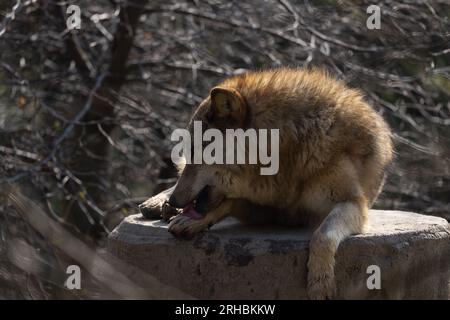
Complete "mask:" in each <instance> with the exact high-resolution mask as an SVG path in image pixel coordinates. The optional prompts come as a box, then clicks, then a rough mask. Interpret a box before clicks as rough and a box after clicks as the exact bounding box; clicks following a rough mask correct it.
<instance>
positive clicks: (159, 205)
mask: <svg viewBox="0 0 450 320" xmlns="http://www.w3.org/2000/svg"><path fill="white" fill-rule="evenodd" d="M167 200H168V199H167V196H166V195H165V194H157V195H156V196H154V197H151V198H150V199H148V200H147V201H145V202H143V203H141V204H140V205H139V210H140V211H141V214H142V215H143V216H144V218H147V219H159V218H162V219H163V220H166V221H169V219H170V218H171V217H173V216H175V215H177V214H178V213H179V209H176V208H174V207H171V206H170V205H169V204H168V203H167Z"/></svg>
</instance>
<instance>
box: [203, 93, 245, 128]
mask: <svg viewBox="0 0 450 320" xmlns="http://www.w3.org/2000/svg"><path fill="white" fill-rule="evenodd" d="M210 97H211V110H210V112H209V114H208V118H209V119H210V120H211V121H213V122H221V123H223V124H227V125H230V126H242V125H243V123H244V121H245V117H246V113H247V106H246V104H245V101H244V99H243V98H242V96H241V94H240V93H239V92H238V91H237V90H235V89H232V88H225V87H215V88H213V89H212V90H211V93H210Z"/></svg>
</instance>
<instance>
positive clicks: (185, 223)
mask: <svg viewBox="0 0 450 320" xmlns="http://www.w3.org/2000/svg"><path fill="white" fill-rule="evenodd" d="M206 228H207V225H206V224H205V222H204V221H202V220H195V219H192V218H190V217H187V216H184V215H182V214H179V215H177V216H175V217H173V218H172V219H171V220H170V223H169V232H170V233H172V234H173V235H174V236H175V237H177V238H183V239H192V238H193V237H194V236H195V235H196V234H198V233H200V232H201V231H203V230H205V229H206Z"/></svg>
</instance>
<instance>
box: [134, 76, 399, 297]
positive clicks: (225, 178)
mask: <svg viewBox="0 0 450 320" xmlns="http://www.w3.org/2000/svg"><path fill="white" fill-rule="evenodd" d="M193 121H202V123H203V124H204V127H205V128H218V129H219V130H225V129H226V128H242V129H244V130H245V129H249V128H254V129H279V132H280V145H279V172H278V173H277V174H276V175H273V176H263V175H260V174H259V167H258V166H257V165H245V164H243V165H241V164H240V165H190V164H186V165H185V166H184V167H183V168H182V172H181V175H180V178H179V180H178V182H177V184H176V186H174V188H172V190H170V192H166V193H161V194H159V195H156V196H154V197H152V198H150V199H149V200H147V202H145V203H144V204H142V205H141V207H140V208H141V211H142V212H143V214H144V213H146V216H150V217H157V216H159V215H161V214H162V209H161V208H162V207H163V205H162V204H163V203H164V204H165V203H167V201H169V200H170V201H169V202H172V203H175V204H178V206H179V207H182V206H184V205H186V204H188V203H190V202H191V201H193V199H195V198H196V197H197V196H198V194H199V192H200V190H201V189H202V188H203V187H205V186H208V187H210V190H211V192H210V197H209V198H210V200H211V201H210V202H211V203H213V204H211V205H209V206H208V205H207V206H206V207H207V208H208V210H207V212H206V214H205V215H204V217H203V218H202V219H200V220H193V219H190V218H189V217H186V216H184V215H183V214H179V215H176V216H175V217H173V218H172V220H171V222H170V225H169V231H170V232H172V233H173V234H174V235H176V236H178V237H186V238H190V237H192V236H193V235H195V234H197V233H198V232H201V231H203V230H205V229H207V228H208V227H209V226H211V225H212V224H214V223H216V222H218V221H219V220H221V219H223V218H224V217H226V216H228V215H232V216H236V217H237V218H239V219H241V220H242V221H245V222H248V223H273V224H275V223H276V224H285V225H299V226H306V227H310V228H314V230H315V231H314V233H313V236H312V239H311V242H310V256H309V261H308V279H307V284H308V287H307V293H308V296H309V297H310V298H312V299H325V298H332V297H333V296H334V294H335V290H336V287H335V281H334V257H335V253H336V251H337V249H338V246H339V243H340V242H341V241H342V240H343V239H345V238H346V237H347V236H349V235H351V234H357V233H361V232H363V230H364V227H365V224H366V222H367V215H368V209H369V208H370V207H371V206H372V204H373V203H374V201H375V200H376V198H377V196H378V194H379V193H380V191H381V188H382V186H383V183H384V177H385V170H386V167H387V165H388V164H389V163H390V162H391V160H392V157H393V146H392V141H391V132H390V129H389V127H388V126H387V124H386V123H385V121H384V120H383V119H382V117H381V116H380V115H378V114H377V113H376V112H375V111H374V110H373V109H372V108H371V107H370V106H369V105H368V104H367V102H365V101H364V99H363V96H362V94H361V93H360V92H359V91H358V90H355V89H351V88H348V87H347V86H346V85H345V84H343V83H342V82H340V81H337V80H335V79H333V78H332V77H330V76H329V75H328V74H327V73H326V72H324V71H322V70H316V69H313V70H310V69H308V70H305V69H298V68H281V69H275V70H267V71H259V72H249V73H245V74H242V75H237V76H233V77H230V78H228V79H225V80H224V81H223V82H222V83H220V84H218V85H217V86H216V87H215V88H213V90H212V91H211V93H210V95H209V96H208V97H207V98H206V99H205V100H204V101H203V102H202V103H201V104H200V105H199V107H198V108H197V109H196V110H195V111H194V113H193V116H192V119H191V122H190V124H189V128H190V129H191V130H192V124H193ZM192 186H195V188H194V187H192ZM217 195H221V197H217ZM216 199H220V201H219V200H216ZM149 203H150V204H149ZM151 203H153V205H152V204H151ZM155 203H157V204H158V205H157V206H155V205H154V204H155ZM175 213H178V212H175ZM163 215H164V214H163ZM166 216H167V215H166Z"/></svg>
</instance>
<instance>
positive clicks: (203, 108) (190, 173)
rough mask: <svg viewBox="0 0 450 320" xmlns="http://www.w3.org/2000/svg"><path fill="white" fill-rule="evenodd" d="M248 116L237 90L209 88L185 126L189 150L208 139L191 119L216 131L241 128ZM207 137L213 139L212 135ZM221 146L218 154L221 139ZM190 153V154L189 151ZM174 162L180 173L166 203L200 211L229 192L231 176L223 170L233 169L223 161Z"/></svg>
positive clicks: (212, 206) (246, 107) (217, 201)
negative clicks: (187, 131)
mask: <svg viewBox="0 0 450 320" xmlns="http://www.w3.org/2000/svg"><path fill="white" fill-rule="evenodd" d="M248 117H249V110H248V106H247V104H246V102H245V100H244V98H243V97H242V96H241V94H240V93H239V92H238V91H237V90H235V89H233V88H227V87H215V88H213V89H212V90H211V92H210V94H209V96H208V97H207V98H206V99H205V100H204V101H203V102H202V103H201V104H200V105H199V106H198V107H197V109H196V110H195V111H194V113H193V116H192V118H191V120H190V122H189V126H188V130H189V133H190V137H192V140H191V141H190V143H191V145H192V148H191V150H193V152H196V151H200V152H201V150H198V148H200V149H202V150H203V148H204V147H205V145H206V144H208V143H209V142H206V143H205V142H204V141H203V139H202V137H201V136H199V135H198V134H197V135H196V133H195V132H194V131H195V130H194V123H195V122H197V123H199V122H201V124H202V129H203V130H207V129H214V130H216V132H219V131H220V133H225V130H226V129H237V128H245V127H246V125H247V122H248ZM194 139H201V141H200V142H198V141H194ZM211 140H213V139H212V137H211ZM222 147H223V149H222V151H223V152H222V154H223V155H225V154H226V152H225V143H223V144H222ZM196 149H197V150H196ZM217 151H219V150H216V152H217ZM233 153H234V150H233ZM192 156H193V157H194V155H193V154H192ZM185 160H186V159H185ZM178 166H179V169H180V170H179V171H180V177H179V179H178V182H177V185H176V187H175V189H174V191H173V193H172V196H171V197H170V199H169V204H170V205H172V206H174V207H177V208H185V210H191V209H194V210H195V211H196V212H202V213H204V212H207V211H210V210H211V209H213V208H215V207H217V206H218V205H219V204H220V203H221V202H222V201H223V199H225V198H226V197H228V196H229V190H230V187H231V184H232V181H231V180H232V178H231V175H229V174H226V172H228V173H229V172H230V170H231V171H232V170H233V166H232V165H231V166H229V165H227V169H226V170H225V168H224V167H225V165H224V164H217V163H213V164H208V163H205V162H202V163H200V164H195V161H192V162H190V161H188V162H187V163H186V161H183V162H182V163H181V164H180V163H179V164H178Z"/></svg>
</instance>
